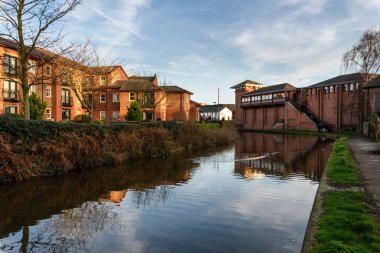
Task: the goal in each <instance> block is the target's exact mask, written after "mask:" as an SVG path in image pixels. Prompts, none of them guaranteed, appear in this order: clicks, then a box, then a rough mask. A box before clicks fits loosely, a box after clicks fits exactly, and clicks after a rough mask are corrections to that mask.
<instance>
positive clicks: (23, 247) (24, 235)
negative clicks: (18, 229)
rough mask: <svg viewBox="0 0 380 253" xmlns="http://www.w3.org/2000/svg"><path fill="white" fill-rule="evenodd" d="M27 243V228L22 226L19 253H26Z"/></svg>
mask: <svg viewBox="0 0 380 253" xmlns="http://www.w3.org/2000/svg"><path fill="white" fill-rule="evenodd" d="M28 243H29V226H23V228H22V239H21V252H22V253H26V252H28Z"/></svg>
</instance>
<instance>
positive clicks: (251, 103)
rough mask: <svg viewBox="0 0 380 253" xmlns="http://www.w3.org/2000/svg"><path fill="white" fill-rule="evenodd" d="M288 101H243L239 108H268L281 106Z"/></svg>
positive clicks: (284, 99) (279, 99)
mask: <svg viewBox="0 0 380 253" xmlns="http://www.w3.org/2000/svg"><path fill="white" fill-rule="evenodd" d="M286 101H288V99H287V98H272V99H265V100H255V101H245V102H242V103H241V107H243V108H246V107H260V106H270V105H281V104H285V102H286Z"/></svg>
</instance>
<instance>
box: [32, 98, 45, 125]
mask: <svg viewBox="0 0 380 253" xmlns="http://www.w3.org/2000/svg"><path fill="white" fill-rule="evenodd" d="M29 106H30V119H34V120H42V119H43V117H44V111H45V109H46V107H47V103H46V102H44V101H42V100H41V99H40V98H39V97H37V95H36V94H35V93H34V92H33V93H32V95H30V97H29Z"/></svg>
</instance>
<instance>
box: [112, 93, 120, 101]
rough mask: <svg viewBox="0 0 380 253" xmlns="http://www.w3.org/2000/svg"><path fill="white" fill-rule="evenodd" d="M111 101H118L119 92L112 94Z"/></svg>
mask: <svg viewBox="0 0 380 253" xmlns="http://www.w3.org/2000/svg"><path fill="white" fill-rule="evenodd" d="M112 101H113V102H115V103H117V102H120V94H119V93H114V94H112Z"/></svg>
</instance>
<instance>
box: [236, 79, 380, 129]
mask: <svg viewBox="0 0 380 253" xmlns="http://www.w3.org/2000/svg"><path fill="white" fill-rule="evenodd" d="M255 84H257V83H255V82H252V81H246V82H243V83H241V84H238V85H235V86H232V87H231V88H233V89H235V94H236V95H235V97H236V104H237V108H236V120H235V123H236V124H237V125H238V126H239V127H240V128H242V129H275V130H291V129H296V130H308V131H317V130H323V129H326V130H331V131H342V130H356V131H361V130H362V126H363V122H365V121H366V120H368V118H369V116H370V114H371V113H372V112H377V113H379V111H380V78H375V79H374V80H373V81H371V82H370V83H369V84H367V85H364V79H363V75H362V74H359V73H354V74H349V75H341V76H337V77H334V78H331V79H328V80H326V81H323V82H320V83H317V84H314V85H311V86H309V87H305V88H296V87H294V86H292V85H291V84H278V85H271V86H262V85H261V86H258V87H256V86H254V85H255ZM254 88H259V89H256V90H255V89H254ZM239 105H240V106H239Z"/></svg>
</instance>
